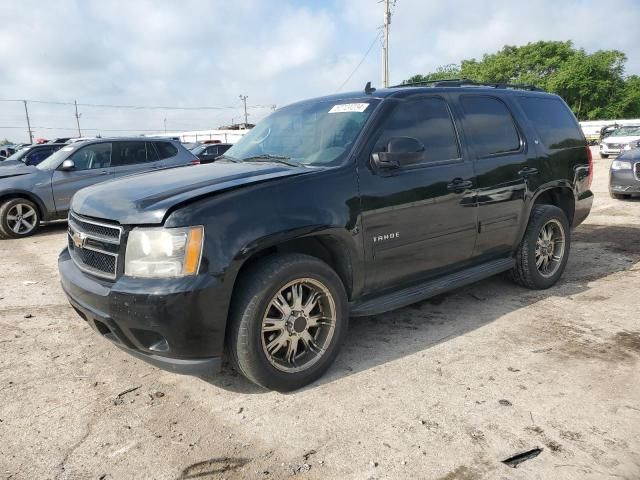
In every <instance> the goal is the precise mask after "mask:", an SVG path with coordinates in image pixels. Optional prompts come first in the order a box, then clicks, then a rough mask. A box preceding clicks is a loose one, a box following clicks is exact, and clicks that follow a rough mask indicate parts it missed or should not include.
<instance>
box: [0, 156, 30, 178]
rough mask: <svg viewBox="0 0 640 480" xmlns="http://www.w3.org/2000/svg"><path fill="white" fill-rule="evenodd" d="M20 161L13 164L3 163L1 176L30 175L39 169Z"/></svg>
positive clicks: (0, 170)
mask: <svg viewBox="0 0 640 480" xmlns="http://www.w3.org/2000/svg"><path fill="white" fill-rule="evenodd" d="M16 161H17V160H16ZM2 163H4V162H2ZM18 163H20V165H11V164H9V165H3V166H2V168H0V178H9V177H17V176H19V175H28V174H30V173H34V172H37V171H38V169H37V168H36V167H31V166H26V165H24V164H23V163H22V162H18ZM0 165H2V164H0Z"/></svg>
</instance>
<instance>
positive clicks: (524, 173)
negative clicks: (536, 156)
mask: <svg viewBox="0 0 640 480" xmlns="http://www.w3.org/2000/svg"><path fill="white" fill-rule="evenodd" d="M537 174H538V169H537V168H533V167H524V168H523V169H522V170H520V171H519V172H518V175H520V176H521V177H523V178H527V177H531V176H533V175H537Z"/></svg>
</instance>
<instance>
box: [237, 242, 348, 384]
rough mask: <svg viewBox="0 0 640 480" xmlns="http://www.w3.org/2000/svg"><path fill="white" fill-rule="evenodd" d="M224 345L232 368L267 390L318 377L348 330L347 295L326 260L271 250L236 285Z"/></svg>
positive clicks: (330, 361)
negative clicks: (229, 356) (275, 253)
mask: <svg viewBox="0 0 640 480" xmlns="http://www.w3.org/2000/svg"><path fill="white" fill-rule="evenodd" d="M236 292H238V293H237V295H236V297H235V298H234V301H233V305H232V308H231V315H230V325H229V327H228V328H229V332H228V335H227V346H228V349H229V352H230V353H231V360H232V362H233V363H234V364H235V366H236V368H237V369H238V370H239V371H240V372H241V373H242V374H243V375H244V376H245V377H247V378H248V379H249V380H251V381H252V382H254V383H257V384H258V385H261V386H263V387H265V388H268V389H273V390H279V391H290V390H295V389H297V388H301V387H303V386H305V385H307V384H309V383H311V382H313V381H314V380H316V379H317V378H319V377H320V376H321V375H322V374H323V373H324V372H325V371H326V370H327V369H328V368H329V366H330V365H331V363H332V362H333V361H334V359H335V357H336V356H337V354H338V350H339V348H340V344H341V343H342V340H343V338H344V336H345V334H346V331H347V322H348V310H347V296H346V293H345V290H344V287H343V285H342V282H341V280H340V278H339V277H338V275H337V274H336V273H335V272H334V271H333V270H332V269H331V268H330V267H329V266H328V265H327V264H326V263H324V262H322V261H320V260H318V259H316V258H314V257H311V256H308V255H300V254H287V255H275V256H272V257H267V258H266V259H265V260H261V261H259V262H258V263H257V264H255V265H253V266H252V267H250V268H249V270H247V271H246V272H244V273H243V274H242V277H241V278H240V279H239V280H238V284H237V285H236Z"/></svg>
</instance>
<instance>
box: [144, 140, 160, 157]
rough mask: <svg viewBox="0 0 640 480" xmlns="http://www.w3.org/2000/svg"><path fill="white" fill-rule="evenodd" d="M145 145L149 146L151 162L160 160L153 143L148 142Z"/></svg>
mask: <svg viewBox="0 0 640 480" xmlns="http://www.w3.org/2000/svg"><path fill="white" fill-rule="evenodd" d="M145 145H146V146H147V160H148V161H150V162H157V161H158V160H160V158H159V157H158V152H156V149H155V148H154V146H153V143H151V142H146V143H145Z"/></svg>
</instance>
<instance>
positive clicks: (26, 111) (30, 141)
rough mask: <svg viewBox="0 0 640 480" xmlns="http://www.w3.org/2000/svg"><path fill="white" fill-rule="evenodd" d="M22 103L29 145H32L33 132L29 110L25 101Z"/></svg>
mask: <svg viewBox="0 0 640 480" xmlns="http://www.w3.org/2000/svg"><path fill="white" fill-rule="evenodd" d="M23 102H24V113H25V115H26V116H27V130H28V132H29V143H33V132H32V131H31V121H30V120H29V109H28V108H27V101H26V100H23Z"/></svg>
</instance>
